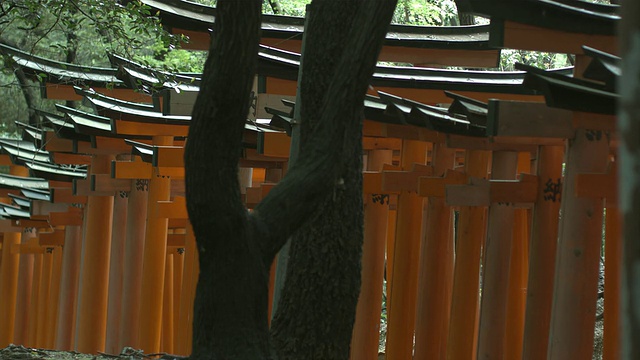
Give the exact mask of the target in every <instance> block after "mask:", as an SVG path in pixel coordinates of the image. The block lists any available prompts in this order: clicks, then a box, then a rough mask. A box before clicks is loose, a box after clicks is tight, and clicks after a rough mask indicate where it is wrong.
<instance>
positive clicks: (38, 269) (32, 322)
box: [25, 254, 43, 347]
mask: <svg viewBox="0 0 640 360" xmlns="http://www.w3.org/2000/svg"><path fill="white" fill-rule="evenodd" d="M34 255H35V261H34V265H33V283H32V284H31V302H30V303H29V304H28V306H27V308H28V311H29V318H28V319H29V320H28V323H27V339H26V342H25V343H26V346H29V347H38V333H37V331H38V323H39V319H38V315H40V312H39V311H38V309H39V305H40V301H42V299H41V298H40V295H41V293H40V283H41V282H42V263H43V254H34Z"/></svg>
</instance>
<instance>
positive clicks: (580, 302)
mask: <svg viewBox="0 0 640 360" xmlns="http://www.w3.org/2000/svg"><path fill="white" fill-rule="evenodd" d="M608 159H609V139H608V136H607V134H606V133H604V132H603V131H599V130H586V129H578V130H577V131H576V135H575V138H574V139H571V141H570V142H569V146H568V149H567V152H566V160H565V163H566V167H565V177H564V183H563V187H562V204H561V211H562V218H561V219H560V234H559V235H560V237H559V241H558V249H557V258H556V275H555V283H554V299H553V308H552V316H551V332H550V335H549V339H550V344H549V353H548V359H550V360H560V359H590V358H591V356H592V354H593V328H594V326H595V318H596V300H597V296H598V272H599V263H600V244H601V241H602V215H603V214H602V212H603V205H604V200H603V199H602V198H578V197H576V195H575V191H576V183H575V182H576V176H577V174H580V173H601V174H603V173H606V170H607V166H608Z"/></svg>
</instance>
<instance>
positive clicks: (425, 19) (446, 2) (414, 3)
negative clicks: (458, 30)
mask: <svg viewBox="0 0 640 360" xmlns="http://www.w3.org/2000/svg"><path fill="white" fill-rule="evenodd" d="M457 14H458V13H457V8H456V4H455V2H454V1H453V0H399V1H398V6H396V11H395V13H394V14H393V19H392V20H391V22H392V23H395V24H405V25H447V26H450V25H457V24H458V17H457V16H458V15H457Z"/></svg>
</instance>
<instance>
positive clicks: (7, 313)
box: [0, 166, 29, 348]
mask: <svg viewBox="0 0 640 360" xmlns="http://www.w3.org/2000/svg"><path fill="white" fill-rule="evenodd" d="M10 173H11V175H17V176H28V175H29V171H28V170H27V168H25V167H22V166H11V169H10ZM20 239H21V233H20V232H6V233H4V237H3V240H2V260H1V261H0V294H2V295H0V348H5V347H6V346H8V345H9V344H11V343H12V342H13V335H14V326H15V316H16V297H17V295H18V269H19V265H20V254H19V253H12V251H11V248H12V247H13V246H15V245H17V244H20Z"/></svg>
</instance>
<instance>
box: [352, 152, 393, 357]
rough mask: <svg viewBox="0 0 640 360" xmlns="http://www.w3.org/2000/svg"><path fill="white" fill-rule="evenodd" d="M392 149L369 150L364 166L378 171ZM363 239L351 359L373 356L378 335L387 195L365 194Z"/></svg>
mask: <svg viewBox="0 0 640 360" xmlns="http://www.w3.org/2000/svg"><path fill="white" fill-rule="evenodd" d="M392 156H393V151H392V150H372V151H370V152H369V156H368V159H367V170H369V171H381V170H382V165H384V164H391V161H392ZM365 196H366V201H365V205H364V243H363V247H362V286H361V288H360V297H359V298H358V306H357V308H356V322H355V324H354V327H353V336H352V338H351V359H352V360H360V359H362V360H365V359H375V358H376V356H377V354H378V341H379V337H380V311H381V308H382V283H383V276H384V255H385V247H386V238H387V224H388V220H387V218H388V216H389V200H388V199H389V198H388V196H387V197H386V200H385V197H382V198H381V200H380V201H378V200H376V201H373V196H372V195H371V194H368V195H365Z"/></svg>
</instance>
